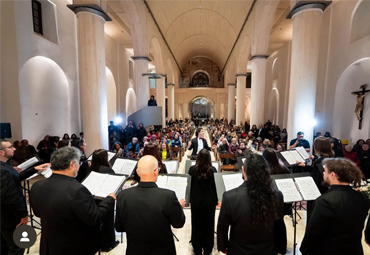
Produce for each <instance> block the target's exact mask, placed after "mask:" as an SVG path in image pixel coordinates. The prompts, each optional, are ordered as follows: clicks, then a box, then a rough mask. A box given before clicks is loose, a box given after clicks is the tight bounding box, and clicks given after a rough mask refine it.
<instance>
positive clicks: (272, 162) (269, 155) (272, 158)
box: [262, 148, 290, 175]
mask: <svg viewBox="0 0 370 255" xmlns="http://www.w3.org/2000/svg"><path fill="white" fill-rule="evenodd" d="M262 156H263V157H264V158H265V159H266V161H267V163H268V165H269V169H270V175H274V174H289V173H290V172H289V170H288V168H286V167H285V166H283V165H281V164H280V163H279V159H278V157H277V155H276V152H275V151H274V150H273V149H271V148H266V149H265V150H264V151H263V153H262Z"/></svg>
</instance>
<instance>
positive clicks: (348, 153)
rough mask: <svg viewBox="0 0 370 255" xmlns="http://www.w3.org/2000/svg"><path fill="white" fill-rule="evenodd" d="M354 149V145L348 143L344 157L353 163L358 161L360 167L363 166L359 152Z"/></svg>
mask: <svg viewBox="0 0 370 255" xmlns="http://www.w3.org/2000/svg"><path fill="white" fill-rule="evenodd" d="M352 149H353V146H352V145H346V146H345V147H344V151H343V154H344V157H345V158H347V159H349V160H351V161H352V162H353V163H356V165H357V166H358V167H361V163H360V160H359V159H358V157H357V153H356V152H355V151H353V150H352Z"/></svg>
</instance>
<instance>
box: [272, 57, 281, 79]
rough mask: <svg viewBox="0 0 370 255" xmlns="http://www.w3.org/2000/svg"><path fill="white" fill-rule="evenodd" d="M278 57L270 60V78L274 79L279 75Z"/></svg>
mask: <svg viewBox="0 0 370 255" xmlns="http://www.w3.org/2000/svg"><path fill="white" fill-rule="evenodd" d="M279 64H280V61H279V58H275V59H274V61H273V62H272V80H276V79H277V78H278V76H279V68H278V67H279Z"/></svg>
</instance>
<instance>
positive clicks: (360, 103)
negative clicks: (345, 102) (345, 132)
mask: <svg viewBox="0 0 370 255" xmlns="http://www.w3.org/2000/svg"><path fill="white" fill-rule="evenodd" d="M366 87H367V84H364V85H362V86H361V87H360V89H361V90H360V91H354V92H352V93H351V94H352V95H355V96H356V97H357V103H356V108H355V114H356V116H357V119H358V121H359V123H358V129H361V128H362V118H363V109H364V103H365V96H366V94H367V93H368V92H370V90H366Z"/></svg>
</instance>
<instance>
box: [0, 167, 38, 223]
mask: <svg viewBox="0 0 370 255" xmlns="http://www.w3.org/2000/svg"><path fill="white" fill-rule="evenodd" d="M0 163H1V175H0V179H1V187H0V188H1V193H0V198H1V206H0V214H1V221H0V226H1V229H5V228H9V227H15V226H17V225H18V224H19V223H20V222H21V219H22V218H24V217H26V216H27V215H28V211H27V206H26V200H25V198H24V196H23V192H22V186H21V181H23V180H25V179H27V178H28V177H30V176H31V175H33V174H34V173H36V170H35V169H34V168H30V169H28V170H24V171H22V172H20V173H18V172H17V171H16V170H15V169H14V168H13V167H12V166H11V165H9V164H8V163H5V162H0Z"/></svg>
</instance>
